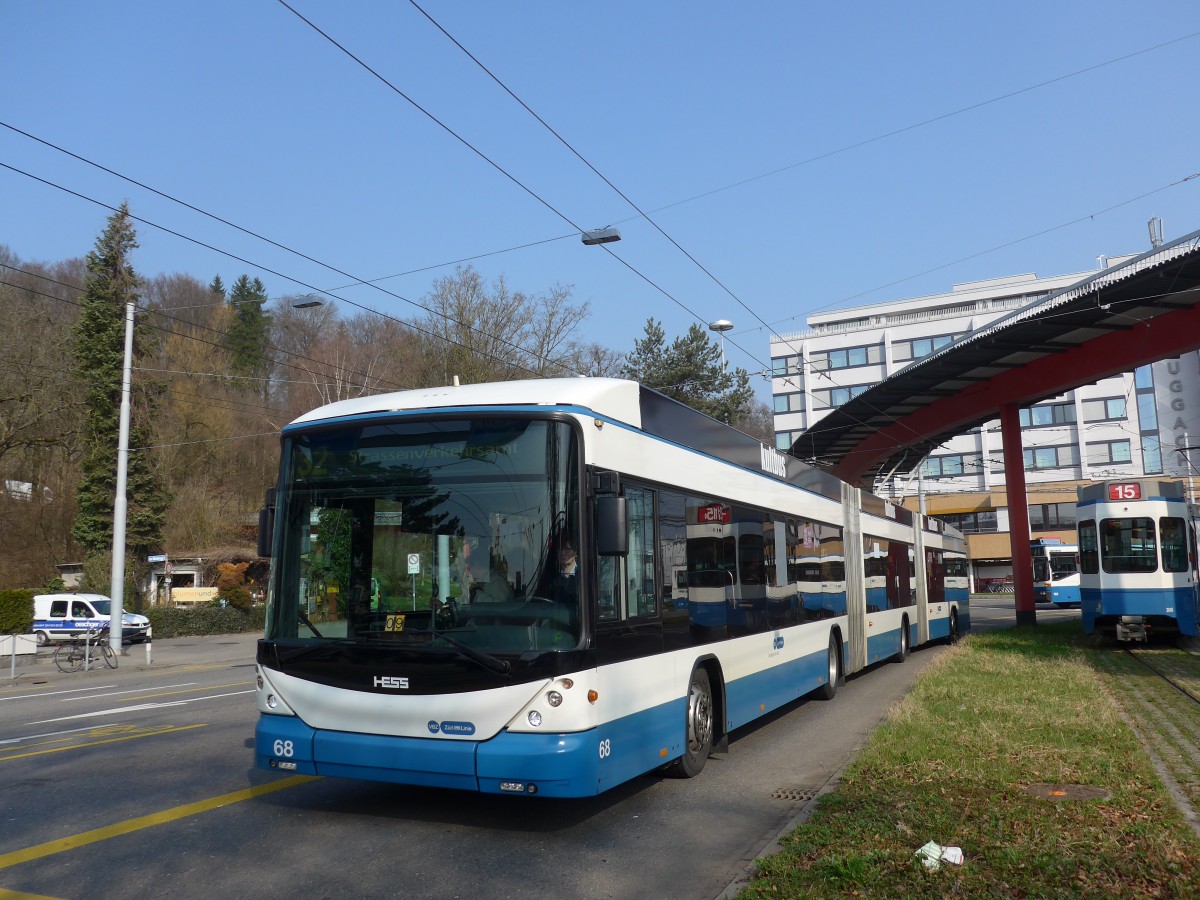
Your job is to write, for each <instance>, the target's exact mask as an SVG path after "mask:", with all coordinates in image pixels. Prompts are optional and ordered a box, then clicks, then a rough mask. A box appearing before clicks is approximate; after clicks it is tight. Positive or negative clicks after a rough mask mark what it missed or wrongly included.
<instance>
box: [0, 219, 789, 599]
mask: <svg viewBox="0 0 1200 900" xmlns="http://www.w3.org/2000/svg"><path fill="white" fill-rule="evenodd" d="M122 242H124V243H123V244H122ZM134 247H136V238H135V236H134V235H133V231H132V228H131V227H130V223H129V221H128V219H127V214H126V212H125V211H124V210H123V209H122V211H121V212H118V213H116V214H114V216H113V217H112V218H111V219H110V220H109V223H108V228H107V229H106V231H105V232H104V234H102V235H101V236H100V237H99V238H98V240H97V244H96V247H95V248H94V249H92V250H91V251H90V252H88V253H87V255H86V257H81V258H79V259H70V260H64V261H61V262H56V263H44V262H33V261H28V260H22V259H21V258H19V257H18V256H17V255H16V254H15V253H14V252H12V251H11V250H9V249H8V248H7V247H5V246H3V245H0V316H2V317H3V323H4V327H3V329H0V477H2V478H3V484H4V489H3V490H0V524H2V525H3V527H0V589H2V588H8V587H29V586H32V587H39V586H42V585H44V584H46V583H48V582H49V580H50V579H51V578H53V577H54V576H55V574H56V570H55V568H54V566H55V564H56V563H62V562H80V561H84V560H85V559H86V560H88V561H89V566H91V567H92V568H93V570H94V571H96V572H97V573H103V572H106V571H107V570H106V569H105V568H104V567H105V566H106V565H107V560H108V558H109V557H108V555H107V550H106V549H105V548H108V547H111V519H112V493H113V485H114V483H115V478H114V476H113V474H112V471H113V469H114V468H115V463H114V461H115V459H116V430H115V421H116V415H117V412H116V410H117V407H118V406H119V399H120V373H121V368H122V359H123V353H122V345H121V344H120V343H119V339H120V337H121V335H123V330H124V313H125V303H126V302H128V301H129V300H130V299H132V300H133V301H134V302H135V303H136V310H137V312H136V322H137V329H136V336H137V337H136V342H135V350H134V359H133V368H132V384H133V390H132V391H131V395H132V398H133V403H132V406H133V412H132V422H133V424H132V428H131V438H130V463H129V471H130V515H131V520H132V519H136V521H131V525H130V531H131V534H130V538H129V540H128V542H127V543H128V544H129V546H130V548H131V550H130V553H129V554H127V557H128V558H129V561H130V565H131V566H133V567H135V572H134V573H132V574H137V573H136V567H137V565H138V564H139V561H144V559H145V552H146V551H149V552H153V553H157V552H164V551H165V552H167V553H170V554H172V555H202V556H207V555H209V553H210V551H212V550H213V549H214V548H222V547H230V546H241V547H251V546H253V541H254V527H255V514H256V511H257V509H258V507H259V506H260V505H261V503H262V499H263V492H264V490H265V489H266V488H267V487H268V486H269V485H271V484H272V483H273V480H274V476H275V470H276V467H277V464H278V443H279V439H278V434H279V430H280V429H281V428H282V426H283V425H285V424H286V423H287V422H289V421H290V420H292V419H293V418H295V417H296V416H297V415H299V414H300V413H302V412H304V411H306V410H309V409H311V408H313V407H315V406H318V405H320V404H323V403H328V402H330V401H333V400H340V399H345V398H348V397H357V396H362V395H366V394H373V393H379V392H382V391H393V390H401V389H405V388H413V387H425V386H432V385H441V384H447V383H450V382H451V381H452V380H453V378H454V377H455V376H457V377H459V378H460V380H461V381H463V382H464V383H468V382H479V381H491V380H506V379H512V378H530V377H539V376H556V375H572V374H582V375H621V374H622V371H623V370H624V371H625V373H626V374H639V373H640V372H641V369H640V368H635V369H634V370H631V369H630V367H629V364H628V362H629V360H628V359H627V357H626V356H625V351H617V350H612V349H609V348H606V347H602V346H599V345H597V344H594V343H588V342H587V341H586V340H584V339H583V338H582V335H583V334H584V333H585V329H584V328H583V326H584V323H585V322H586V320H587V319H588V317H589V315H590V313H591V308H590V304H589V303H588V302H586V301H584V302H580V301H578V300H576V298H574V297H573V295H572V290H571V288H570V287H567V286H562V285H551V286H549V287H546V288H544V289H541V290H539V291H537V292H535V293H524V292H522V291H519V290H515V289H513V288H511V287H510V286H509V285H508V284H506V283H505V281H504V280H503V279H502V278H501V279H499V280H497V281H496V282H494V283H491V284H488V283H486V282H485V281H484V280H483V279H482V278H481V277H480V275H479V274H478V273H477V272H476V271H474V270H473V269H471V268H465V269H459V270H457V271H456V272H455V273H454V274H453V275H448V276H444V277H440V278H437V279H436V280H434V281H433V282H432V284H431V286H430V290H429V292H428V293H427V294H426V295H425V296H424V297H423V298H421V300H420V301H419V305H413V306H404V307H403V311H402V312H398V311H397V309H396V308H397V307H398V306H400V305H401V304H399V303H398V302H392V303H389V305H388V306H387V307H385V308H381V309H380V310H378V311H376V310H368V309H366V308H353V307H345V306H342V305H340V304H337V303H333V302H330V300H329V299H328V298H325V300H324V302H321V303H318V302H317V301H318V300H319V299H320V298H317V297H314V296H311V295H308V296H302V295H297V296H281V297H268V296H267V294H266V291H265V289H264V287H263V285H262V283H261V281H259V280H258V279H257V278H256V277H254V276H252V275H250V274H244V273H239V272H224V273H220V272H213V273H212V277H211V279H209V280H208V281H207V282H202V281H200V280H198V279H196V278H195V277H193V276H191V275H181V274H170V275H167V274H160V275H153V276H144V275H141V274H140V273H137V272H136V268H135V264H136V253H135V252H133V248H134ZM83 249H86V248H81V250H83ZM385 299H387V298H385ZM630 324H631V329H630V348H629V349H631V350H632V349H633V344H634V341H635V339H636V337H637V335H636V334H635V333H634V323H630ZM658 338H659V339H660V341H661V338H662V334H661V329H660V330H659V332H658ZM692 338H693V340H694V341H700V342H702V343H703V344H704V347H703V348H702V349H703V350H704V352H705V353H707V354H708V355H709V356H711V357H712V359H715V358H716V356H715V354H717V352H718V351H717V348H716V347H715V345H708V343H707V337H706V336H705V335H704V333H703V332H702V331H699V330H697V332H696V334H695V335H692ZM706 358H707V357H706ZM635 361H636V360H635ZM657 377H658V378H659V379H660V383H659V384H658V385H656V386H658V387H661V388H664V389H666V390H667V392H668V393H671V392H672V391H671V388H672V385H671V383H670V381H671V379H672V378H673V377H674V376H673V375H672V374H671V373H670V372H660V373H658V376H657ZM687 380H688V383H689V385H690V387H689V390H690V391H691V392H692V394H695V393H696V392H695V387H694V382H695V375H694V373H690V374H689V375H688V376H687ZM726 382H729V384H731V385H732V388H730V387H728V386H727V385H726ZM746 383H747V376H746V373H744V372H742V371H741V370H738V372H737V377H736V379H735V380H734V381H730V379H729V376H728V375H722V376H721V379H720V391H721V392H725V391H727V390H737V391H740V392H741V393H740V394H739V395H738V397H737V403H738V405H739V406H741V407H743V410H742V412H743V414H742V415H739V416H737V417H735V418H736V419H737V421H739V422H740V423H741V424H742V425H743V427H745V428H747V429H748V430H755V431H759V432H761V433H762V436H763V437H764V438H765V439H768V440H769V432H770V418H769V414H767V411H766V409H765V407H762V406H761V405H758V406H755V405H754V404H753V403H752V402H751V400H750V397H751V393H752V392H751V391H749V390H748V389H747V387H746ZM681 399H685V400H687V401H688V402H694V399H693V398H692V397H691V396H688V397H681ZM138 473H140V474H138ZM135 479H140V481H138V482H137V483H136V484H135ZM135 494H136V495H137V496H135ZM138 517H140V518H138ZM139 527H140V528H141V530H140V531H139V530H138V529H139ZM142 564H144V563H142Z"/></svg>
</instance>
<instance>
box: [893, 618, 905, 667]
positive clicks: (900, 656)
mask: <svg viewBox="0 0 1200 900" xmlns="http://www.w3.org/2000/svg"><path fill="white" fill-rule="evenodd" d="M906 659H908V619H904V620H903V621H902V622H901V623H900V649H899V650H897V651H896V655H895V656H893V657H892V662H898V663H902V662H904V660H906Z"/></svg>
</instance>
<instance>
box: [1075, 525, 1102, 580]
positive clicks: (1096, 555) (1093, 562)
mask: <svg viewBox="0 0 1200 900" xmlns="http://www.w3.org/2000/svg"><path fill="white" fill-rule="evenodd" d="M1079 571H1081V572H1083V573H1084V574H1085V575H1095V574H1096V573H1097V572H1099V571H1100V549H1099V545H1098V544H1097V543H1096V521H1095V519H1088V520H1087V521H1084V522H1080V523H1079Z"/></svg>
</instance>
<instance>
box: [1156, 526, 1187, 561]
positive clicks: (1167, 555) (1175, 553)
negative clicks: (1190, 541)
mask: <svg viewBox="0 0 1200 900" xmlns="http://www.w3.org/2000/svg"><path fill="white" fill-rule="evenodd" d="M1158 530H1159V534H1160V535H1161V536H1162V565H1163V571H1164V572H1186V571H1187V570H1188V547H1187V523H1186V522H1184V520H1183V519H1180V518H1176V517H1174V516H1169V517H1168V516H1164V517H1163V518H1161V519H1159V520H1158Z"/></svg>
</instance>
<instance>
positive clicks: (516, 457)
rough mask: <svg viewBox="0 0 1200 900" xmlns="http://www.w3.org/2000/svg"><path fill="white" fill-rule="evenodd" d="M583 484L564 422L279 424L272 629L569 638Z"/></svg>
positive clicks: (399, 638)
mask: <svg viewBox="0 0 1200 900" xmlns="http://www.w3.org/2000/svg"><path fill="white" fill-rule="evenodd" d="M579 481H580V476H579V461H578V450H577V443H576V438H575V433H574V431H573V430H572V428H571V427H570V426H569V425H568V424H566V423H563V422H552V421H548V420H539V419H533V418H516V417H511V416H508V417H503V418H500V417H482V416H481V417H477V418H456V419H436V420H425V421H421V422H413V421H408V420H405V421H401V422H387V423H376V422H371V423H365V424H354V425H347V426H342V427H328V426H326V427H319V428H314V429H313V430H311V431H307V432H299V431H298V432H294V433H292V434H290V435H289V436H288V437H287V438H286V439H285V444H284V456H283V479H282V484H281V490H280V494H279V498H278V501H277V507H276V528H275V552H274V567H273V570H272V584H271V588H270V591H269V606H268V611H267V633H266V637H267V639H268V640H280V639H284V640H289V641H291V640H299V641H313V642H322V641H329V640H340V641H353V642H355V643H362V644H379V645H384V646H392V647H398V646H401V645H404V646H409V647H414V648H417V647H420V646H433V647H439V648H441V647H444V646H456V647H460V648H469V649H470V650H477V651H480V652H483V653H489V654H491V653H523V652H527V651H530V650H554V649H571V648H573V647H575V646H576V644H577V643H578V642H579V638H580V620H581V616H580V614H579V610H580V608H581V607H580V604H581V598H580V596H579V595H580V591H579V588H578V583H579V580H580V579H579V574H578V570H577V567H576V561H575V550H576V549H577V548H578V547H579V533H578V528H579ZM443 636H444V637H443Z"/></svg>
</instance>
